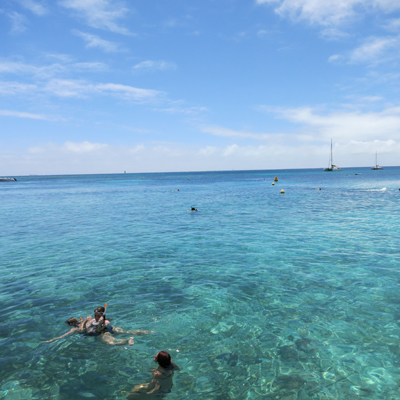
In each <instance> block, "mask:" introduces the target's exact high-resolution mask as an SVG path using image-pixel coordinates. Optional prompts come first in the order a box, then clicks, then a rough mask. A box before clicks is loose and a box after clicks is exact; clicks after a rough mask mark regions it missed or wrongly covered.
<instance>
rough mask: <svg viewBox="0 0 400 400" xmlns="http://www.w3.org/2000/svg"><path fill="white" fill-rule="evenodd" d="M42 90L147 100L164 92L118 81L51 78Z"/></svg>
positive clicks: (69, 95)
mask: <svg viewBox="0 0 400 400" xmlns="http://www.w3.org/2000/svg"><path fill="white" fill-rule="evenodd" d="M41 91H43V92H47V93H49V94H51V95H54V96H59V97H78V98H79V97H81V98H82V97H87V96H89V95H93V94H101V95H107V94H112V95H115V96H117V97H120V98H123V99H125V100H133V101H137V102H146V101H151V100H155V99H157V98H159V97H160V96H162V95H163V92H160V91H157V90H152V89H141V88H136V87H133V86H127V85H121V84H118V83H96V84H94V83H90V82H86V81H83V80H67V79H51V80H50V81H49V82H47V83H46V84H45V85H44V86H43V87H42V88H41Z"/></svg>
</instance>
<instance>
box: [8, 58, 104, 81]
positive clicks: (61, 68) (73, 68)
mask: <svg viewBox="0 0 400 400" xmlns="http://www.w3.org/2000/svg"><path fill="white" fill-rule="evenodd" d="M107 70H108V66H107V65H106V64H104V63H101V62H85V63H64V64H59V63H55V64H50V65H44V66H39V67H38V66H35V65H31V64H25V63H22V62H15V61H8V60H0V74H1V73H3V74H15V75H31V76H34V77H35V78H38V79H48V78H51V77H54V76H56V75H62V74H68V73H71V72H77V71H94V72H96V71H107Z"/></svg>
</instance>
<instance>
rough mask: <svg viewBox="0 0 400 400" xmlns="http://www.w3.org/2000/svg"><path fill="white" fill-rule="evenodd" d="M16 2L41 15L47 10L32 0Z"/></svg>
mask: <svg viewBox="0 0 400 400" xmlns="http://www.w3.org/2000/svg"><path fill="white" fill-rule="evenodd" d="M18 3H19V4H21V5H22V6H23V7H25V8H26V9H28V10H29V11H31V12H32V13H33V14H36V15H39V16H43V15H45V14H47V13H48V10H47V9H46V8H45V7H44V6H43V5H42V4H40V3H38V2H36V1H34V0H18Z"/></svg>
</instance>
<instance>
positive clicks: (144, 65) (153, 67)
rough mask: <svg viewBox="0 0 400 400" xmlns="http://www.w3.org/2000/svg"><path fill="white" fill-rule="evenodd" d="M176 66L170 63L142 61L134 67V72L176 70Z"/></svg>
mask: <svg viewBox="0 0 400 400" xmlns="http://www.w3.org/2000/svg"><path fill="white" fill-rule="evenodd" d="M176 68H177V66H176V64H174V63H172V62H168V61H162V60H161V61H153V60H147V61H142V62H141V63H139V64H136V65H135V66H133V70H134V71H165V70H174V69H176Z"/></svg>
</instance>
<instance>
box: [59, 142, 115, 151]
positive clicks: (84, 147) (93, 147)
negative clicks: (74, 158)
mask: <svg viewBox="0 0 400 400" xmlns="http://www.w3.org/2000/svg"><path fill="white" fill-rule="evenodd" d="M107 148H108V145H107V144H104V143H91V142H88V141H84V142H81V143H76V142H65V143H64V145H63V146H62V147H61V149H62V150H64V151H66V152H70V153H93V152H98V151H101V150H104V149H107Z"/></svg>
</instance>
